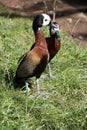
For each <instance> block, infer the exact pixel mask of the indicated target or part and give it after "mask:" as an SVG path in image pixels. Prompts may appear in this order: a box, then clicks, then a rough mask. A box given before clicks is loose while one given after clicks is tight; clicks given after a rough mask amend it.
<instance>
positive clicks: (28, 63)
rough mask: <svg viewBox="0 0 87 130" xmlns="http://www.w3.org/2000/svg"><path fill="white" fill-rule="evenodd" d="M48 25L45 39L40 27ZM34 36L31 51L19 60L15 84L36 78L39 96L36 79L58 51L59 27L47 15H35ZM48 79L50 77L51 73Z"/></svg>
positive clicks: (23, 83)
mask: <svg viewBox="0 0 87 130" xmlns="http://www.w3.org/2000/svg"><path fill="white" fill-rule="evenodd" d="M47 25H49V26H50V28H49V30H50V37H47V38H45V37H44V34H43V32H42V31H41V29H40V28H41V27H43V26H47ZM32 28H33V31H34V34H35V43H34V44H33V45H32V47H31V49H30V50H29V51H28V52H26V53H25V54H24V55H22V56H21V57H20V58H19V64H18V67H17V70H16V75H15V81H16V83H21V84H22V85H25V84H26V80H27V79H28V78H31V77H36V89H37V94H40V90H39V84H38V79H39V78H40V76H41V74H42V72H43V71H44V70H45V68H46V66H47V64H48V66H49V71H50V64H49V62H50V61H51V59H52V58H53V57H54V56H55V55H56V53H57V52H58V50H59V49H60V36H59V25H58V24H57V23H56V22H52V21H51V18H50V16H49V15H47V14H39V15H37V16H36V17H35V18H34V20H33V24H32ZM49 77H50V78H51V77H52V74H51V71H50V73H49Z"/></svg>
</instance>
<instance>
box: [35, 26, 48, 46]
mask: <svg viewBox="0 0 87 130" xmlns="http://www.w3.org/2000/svg"><path fill="white" fill-rule="evenodd" d="M35 43H36V45H39V46H40V47H43V48H47V44H46V40H45V37H44V34H43V32H42V31H41V29H40V28H38V30H37V31H36V32H35Z"/></svg>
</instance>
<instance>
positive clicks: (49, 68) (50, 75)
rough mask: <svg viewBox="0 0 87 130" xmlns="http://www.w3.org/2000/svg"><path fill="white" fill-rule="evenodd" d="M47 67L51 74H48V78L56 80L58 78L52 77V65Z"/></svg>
mask: <svg viewBox="0 0 87 130" xmlns="http://www.w3.org/2000/svg"><path fill="white" fill-rule="evenodd" d="M47 67H48V71H49V72H48V77H49V78H50V79H53V78H56V76H53V75H52V72H51V67H50V63H48V64H47Z"/></svg>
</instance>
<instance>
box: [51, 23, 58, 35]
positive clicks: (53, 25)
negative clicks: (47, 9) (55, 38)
mask: <svg viewBox="0 0 87 130" xmlns="http://www.w3.org/2000/svg"><path fill="white" fill-rule="evenodd" d="M57 32H59V24H58V23H56V22H50V34H51V35H54V34H55V33H57Z"/></svg>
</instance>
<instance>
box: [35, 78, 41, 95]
mask: <svg viewBox="0 0 87 130" xmlns="http://www.w3.org/2000/svg"><path fill="white" fill-rule="evenodd" d="M36 91H37V94H38V95H40V87H39V79H38V78H36Z"/></svg>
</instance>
